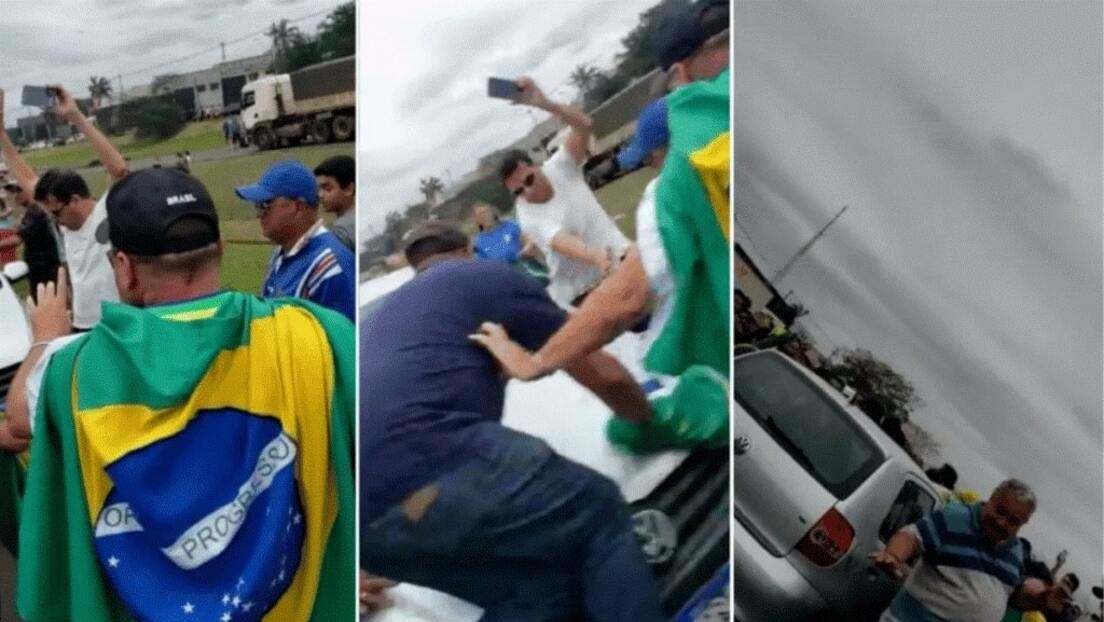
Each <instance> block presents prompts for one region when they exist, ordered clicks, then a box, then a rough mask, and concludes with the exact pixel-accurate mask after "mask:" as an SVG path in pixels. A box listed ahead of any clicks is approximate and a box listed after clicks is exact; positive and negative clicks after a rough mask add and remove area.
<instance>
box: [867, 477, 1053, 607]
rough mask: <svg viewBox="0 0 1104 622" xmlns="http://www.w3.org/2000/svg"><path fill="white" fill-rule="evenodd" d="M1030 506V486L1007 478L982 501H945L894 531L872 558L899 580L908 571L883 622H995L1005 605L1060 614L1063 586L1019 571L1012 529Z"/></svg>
mask: <svg viewBox="0 0 1104 622" xmlns="http://www.w3.org/2000/svg"><path fill="white" fill-rule="evenodd" d="M1035 505H1036V500H1035V493H1034V492H1032V490H1031V489H1030V488H1029V487H1028V486H1027V484H1025V483H1023V482H1021V481H1020V480H1017V479H1009V480H1005V481H1004V482H1001V483H1000V484H999V485H998V486H997V488H996V489H995V490H994V491H993V494H992V495H990V496H989V500H988V501H986V502H984V503H975V504H962V503H952V504H949V505H947V506H946V507H944V508H942V509H940V510H937V511H935V512H932V513H931V514H929V515H927V516H925V517H924V518H921V519H920V520H919V521H917V522H916V523H915V524H912V525H908V526H906V527H904V528H902V529H901V530H900V531H898V532H897V533H895V534H894V535H893V537H892V538H890V539H889V542H888V543H887V544H886V548H885V550H882V551H878V552H876V553H874V554H872V555H871V556H870V559H871V563H873V565H874V566H876V567H877V568H880V569H881V570H883V571H885V572H887V573H888V574H890V575H891V576H893V577H895V578H897V579H902V578H904V576H905V574H906V573H909V575H910V576H909V577H908V580H907V581H906V582H905V585H904V587H903V588H902V589H901V591H900V592H899V593H898V594H897V597H896V598H895V599H894V600H893V603H892V604H890V606H889V609H887V610H886V612H885V613H883V614H882V617H881V622H946V621H950V620H954V621H955V622H998V621H999V620H1000V619H1001V617H1002V616H1003V615H1004V611H1005V609H1006V608H1007V607H1008V606H1009V605H1012V606H1014V607H1016V608H1017V609H1023V610H1028V609H1039V610H1043V611H1050V612H1053V613H1059V612H1061V611H1062V609H1063V608H1064V607H1065V606H1066V604H1067V602H1068V601H1069V593H1068V591H1067V590H1066V589H1065V588H1064V587H1062V586H1053V587H1047V586H1046V584H1045V583H1043V582H1042V581H1040V580H1038V579H1033V578H1028V577H1026V576H1025V574H1024V547H1023V544H1022V543H1021V541H1020V538H1019V537H1018V536H1017V535H1016V534H1017V533H1018V532H1019V530H1020V528H1021V527H1023V525H1024V524H1025V523H1027V521H1028V519H1030V518H1031V515H1032V514H1033V513H1034V512H1035ZM917 556H919V557H920V561H919V562H918V563H917V564H916V566H915V568H913V569H912V570H911V571H910V570H909V562H910V561H911V560H912V559H914V558H915V557H917Z"/></svg>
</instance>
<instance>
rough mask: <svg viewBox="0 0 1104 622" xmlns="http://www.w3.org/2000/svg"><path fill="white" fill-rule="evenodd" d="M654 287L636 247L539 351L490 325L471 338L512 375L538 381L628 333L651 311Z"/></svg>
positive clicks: (486, 325) (630, 250) (521, 378)
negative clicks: (523, 345) (517, 341)
mask: <svg viewBox="0 0 1104 622" xmlns="http://www.w3.org/2000/svg"><path fill="white" fill-rule="evenodd" d="M650 299H651V286H650V285H649V284H648V276H647V275H646V274H645V273H644V265H643V264H642V263H641V262H640V255H639V253H638V252H637V251H636V248H635V247H630V248H629V252H628V254H626V255H625V260H624V261H622V262H621V263H620V264H619V265H618V266H617V268H616V269H615V270H614V271H613V272H612V273H611V274H610V275H609V276H608V277H606V278H605V279H603V280H602V282H601V283H599V284H598V287H596V288H595V289H594V290H593V291H591V292H590V295H588V296H587V298H586V301H584V302H583V305H582V306H581V307H579V309H578V310H577V311H576V312H575V313H573V314H571V315H570V316H569V317H568V319H567V322H566V323H565V324H564V325H563V326H562V327H561V328H560V330H558V331H556V333H555V334H554V335H552V337H551V338H550V339H549V340H548V342H547V343H545V344H544V347H542V348H541V349H540V351H539V352H537V353H536V354H533V353H530V352H529V351H527V350H525V349H524V348H522V347H521V346H520V345H518V344H517V343H515V342H513V341H511V340H510V337H509V335H507V334H506V332H505V331H503V330H502V329H501V327H496V326H495V325H491V324H484V326H483V327H482V329H481V333H480V334H477V335H473V336H472V339H473V340H475V341H477V342H479V343H480V344H481V345H483V347H485V348H487V350H489V351H490V352H491V354H492V355H494V357H495V358H496V359H498V362H499V364H500V365H502V368H503V369H504V370H505V371H506V373H507V374H509V375H510V376H511V377H513V378H517V379H519V380H534V379H536V378H540V377H541V376H546V375H548V374H550V373H552V372H554V371H556V370H557V369H566V368H567V367H568V366H570V365H573V364H575V363H577V362H580V361H581V360H583V359H584V357H586V356H587V355H589V354H590V353H592V352H595V351H597V350H599V349H600V348H601V347H602V346H604V345H606V344H607V343H609V342H610V341H612V340H613V339H614V338H616V337H617V336H618V335H620V334H621V333H623V332H624V331H625V330H626V329H627V328H628V327H629V326H631V325H632V323H633V322H635V321H636V320H637V319H638V318H639V317H640V316H641V314H643V313H644V311H645V309H647V306H648V301H649V300H650Z"/></svg>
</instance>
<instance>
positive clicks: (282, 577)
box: [276, 568, 284, 581]
mask: <svg viewBox="0 0 1104 622" xmlns="http://www.w3.org/2000/svg"><path fill="white" fill-rule="evenodd" d="M276 578H277V579H279V580H280V581H283V580H284V569H283V568H281V569H280V574H278V575H276Z"/></svg>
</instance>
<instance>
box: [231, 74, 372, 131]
mask: <svg viewBox="0 0 1104 622" xmlns="http://www.w3.org/2000/svg"><path fill="white" fill-rule="evenodd" d="M241 102H242V103H241V106H242V111H241V121H242V127H243V128H244V129H245V131H246V133H247V134H248V135H249V139H250V140H251V141H252V143H253V144H254V145H256V146H257V148H258V149H261V150H264V149H272V148H274V147H279V146H281V145H285V144H295V143H299V142H301V141H303V140H308V139H309V140H310V141H312V142H315V143H319V144H321V143H328V142H330V141H347V140H352V139H353V135H354V133H355V129H356V56H346V57H344V58H336V59H334V60H329V61H325V62H322V63H317V64H315V65H311V66H309V67H304V68H302V69H298V70H296V71H292V72H291V73H283V74H276V75H270V76H262V77H261V78H259V79H257V80H254V81H252V82H250V83H248V84H246V85H245V86H244V87H242V100H241Z"/></svg>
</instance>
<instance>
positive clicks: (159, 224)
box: [96, 168, 219, 257]
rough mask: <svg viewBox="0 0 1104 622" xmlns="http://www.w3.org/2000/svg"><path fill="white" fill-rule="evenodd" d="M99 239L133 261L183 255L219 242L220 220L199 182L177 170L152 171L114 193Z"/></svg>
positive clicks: (133, 175)
mask: <svg viewBox="0 0 1104 622" xmlns="http://www.w3.org/2000/svg"><path fill="white" fill-rule="evenodd" d="M96 239H97V241H99V242H101V243H106V242H107V241H109V240H110V242H111V246H113V247H114V248H116V249H117V250H120V251H123V252H125V253H130V254H132V255H141V256H147V257H149V256H157V255H164V254H166V253H183V252H187V251H191V250H195V249H197V248H203V247H204V246H207V245H209V244H213V243H215V242H217V241H218V240H219V228H218V215H217V214H216V213H215V203H214V201H212V200H211V195H210V194H208V192H207V188H205V187H204V186H203V184H202V183H201V182H200V181H199V180H198V179H196V178H194V177H192V176H190V175H187V174H186V173H184V172H183V171H180V170H177V169H173V168H157V169H146V170H142V171H137V172H135V173H131V174H130V175H128V176H127V177H126V178H125V179H123V180H122V181H120V182H119V183H117V184H115V185H114V186H112V187H111V189H110V191H109V192H108V194H107V220H106V221H105V222H104V223H103V224H102V225H100V228H99V229H98V230H97V231H96Z"/></svg>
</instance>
